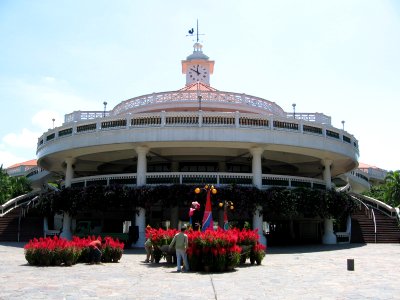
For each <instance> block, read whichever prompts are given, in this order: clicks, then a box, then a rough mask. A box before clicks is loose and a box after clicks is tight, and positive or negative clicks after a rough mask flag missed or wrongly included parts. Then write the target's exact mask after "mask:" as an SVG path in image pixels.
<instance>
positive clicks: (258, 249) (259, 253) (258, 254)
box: [252, 242, 267, 265]
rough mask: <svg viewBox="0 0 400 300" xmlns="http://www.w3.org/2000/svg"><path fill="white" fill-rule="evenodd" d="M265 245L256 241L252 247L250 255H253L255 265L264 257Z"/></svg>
mask: <svg viewBox="0 0 400 300" xmlns="http://www.w3.org/2000/svg"><path fill="white" fill-rule="evenodd" d="M266 249H267V247H266V246H264V245H263V244H260V243H258V242H257V244H256V245H255V246H254V247H253V249H252V255H253V256H254V260H255V261H256V263H257V265H260V264H261V262H262V260H263V259H264V257H265V251H266Z"/></svg>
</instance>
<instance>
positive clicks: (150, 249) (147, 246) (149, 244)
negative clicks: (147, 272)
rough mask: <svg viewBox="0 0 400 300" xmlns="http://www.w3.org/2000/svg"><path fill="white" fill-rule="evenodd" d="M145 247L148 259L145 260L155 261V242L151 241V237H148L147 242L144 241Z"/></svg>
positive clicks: (146, 261)
mask: <svg viewBox="0 0 400 300" xmlns="http://www.w3.org/2000/svg"><path fill="white" fill-rule="evenodd" d="M144 248H145V249H146V260H145V261H144V262H145V263H148V262H150V261H151V262H154V257H153V243H152V242H151V239H150V238H147V240H146V242H145V243H144Z"/></svg>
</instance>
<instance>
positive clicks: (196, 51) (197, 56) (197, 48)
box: [186, 42, 209, 60]
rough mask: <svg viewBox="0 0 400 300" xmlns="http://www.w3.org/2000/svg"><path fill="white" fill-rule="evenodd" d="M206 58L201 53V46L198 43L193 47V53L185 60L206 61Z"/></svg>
mask: <svg viewBox="0 0 400 300" xmlns="http://www.w3.org/2000/svg"><path fill="white" fill-rule="evenodd" d="M208 58H209V57H208V56H207V55H205V54H204V53H203V45H202V44H201V43H199V42H197V43H195V44H194V45H193V53H192V54H190V55H189V56H188V57H187V58H186V59H187V60H196V59H204V60H208Z"/></svg>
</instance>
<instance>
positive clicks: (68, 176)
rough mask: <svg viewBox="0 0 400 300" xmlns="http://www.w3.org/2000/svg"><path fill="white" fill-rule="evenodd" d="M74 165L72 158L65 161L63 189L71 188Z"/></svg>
mask: <svg viewBox="0 0 400 300" xmlns="http://www.w3.org/2000/svg"><path fill="white" fill-rule="evenodd" d="M74 163H75V159H74V158H72V157H68V158H66V159H65V164H66V167H65V187H71V184H72V179H73V178H74Z"/></svg>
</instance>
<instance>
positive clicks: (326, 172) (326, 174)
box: [321, 159, 332, 190]
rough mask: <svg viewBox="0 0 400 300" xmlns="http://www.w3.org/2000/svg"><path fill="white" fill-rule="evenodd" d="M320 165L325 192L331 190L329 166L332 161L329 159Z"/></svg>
mask: <svg viewBox="0 0 400 300" xmlns="http://www.w3.org/2000/svg"><path fill="white" fill-rule="evenodd" d="M321 162H322V165H323V166H324V173H323V176H324V181H325V186H326V189H327V190H330V189H331V188H332V177H331V165H332V160H330V159H323V160H322V161H321Z"/></svg>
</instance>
